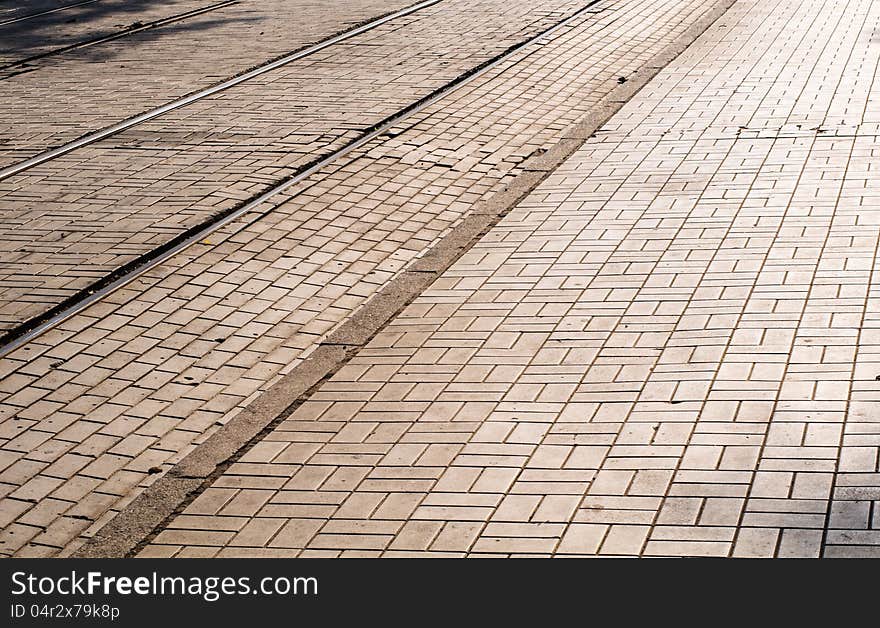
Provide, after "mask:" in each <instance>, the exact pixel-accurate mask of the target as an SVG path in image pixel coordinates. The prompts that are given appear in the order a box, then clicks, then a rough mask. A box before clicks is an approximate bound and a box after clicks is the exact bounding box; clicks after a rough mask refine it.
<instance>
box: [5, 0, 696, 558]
mask: <svg viewBox="0 0 880 628" xmlns="http://www.w3.org/2000/svg"><path fill="white" fill-rule="evenodd" d="M710 7H711V5H707V4H706V3H705V2H702V1H697V0H694V1H691V2H682V1H681V0H655V1H654V2H651V3H645V2H643V1H640V0H630V1H628V2H614V3H611V2H608V3H602V4H600V5H597V7H596V10H597V12H596V13H595V14H592V15H589V16H586V17H585V18H584V19H582V20H580V21H579V22H577V23H575V24H573V25H572V27H571V28H569V29H565V30H564V31H561V32H559V33H557V34H556V35H555V36H554V37H553V38H552V39H551V40H549V41H547V42H546V43H544V45H541V46H535V47H533V48H531V49H529V50H524V51H522V52H521V53H517V55H515V56H513V57H511V58H509V59H508V60H507V61H506V62H505V63H504V64H502V65H500V66H498V67H496V68H493V70H491V71H490V72H488V73H487V74H485V75H483V76H481V77H480V78H479V79H477V80H475V81H474V82H472V83H471V84H469V85H468V86H466V87H465V88H462V89H461V90H459V91H458V92H456V93H455V94H454V95H452V96H450V97H449V98H447V99H444V100H442V101H440V102H438V103H437V104H435V105H432V106H431V107H429V108H428V109H425V110H424V111H422V112H421V113H419V114H418V115H416V116H413V117H411V118H409V119H407V120H406V121H404V122H402V123H401V124H400V125H399V127H396V128H394V129H392V130H391V131H390V132H389V133H387V134H386V135H385V136H384V137H381V138H378V139H377V140H375V141H374V142H372V143H371V144H368V145H367V146H365V147H363V149H361V150H360V151H358V152H356V153H354V154H352V155H350V156H349V157H348V158H347V159H346V160H345V161H344V162H339V163H338V164H335V165H334V166H332V167H329V168H327V169H326V170H325V171H323V172H321V173H319V175H317V176H316V177H314V178H312V179H310V180H309V181H306V182H304V183H303V184H302V185H301V186H300V188H299V189H297V190H291V192H290V193H289V194H287V195H286V196H284V197H282V198H279V199H277V200H276V205H277V207H276V209H275V211H274V212H273V213H271V214H269V215H267V216H265V217H263V218H262V219H260V220H258V221H254V218H255V217H254V216H246V217H244V218H243V219H242V220H240V221H238V222H236V223H235V224H233V225H230V226H228V227H226V228H224V229H223V230H222V231H220V232H217V233H215V234H214V235H213V236H211V238H210V241H209V242H202V243H200V244H197V245H195V246H194V247H193V248H191V249H189V250H188V251H187V252H186V253H185V254H181V255H179V256H177V257H175V258H173V259H172V260H171V262H169V263H168V264H166V265H163V266H162V267H159V268H157V269H154V270H153V271H150V272H148V273H147V274H145V275H143V276H141V277H140V278H139V279H138V280H137V281H136V282H135V283H133V284H131V285H130V286H129V287H127V288H126V289H124V290H121V291H119V292H117V293H114V294H112V295H110V296H109V297H107V298H106V299H104V300H102V301H101V302H100V303H99V304H97V305H95V306H93V307H91V308H90V309H88V310H86V311H85V312H83V313H81V314H79V315H77V316H75V317H74V318H72V319H70V320H69V321H67V322H65V323H63V324H62V325H60V326H59V327H57V328H56V329H54V330H52V331H51V332H48V333H47V334H45V335H44V336H42V337H40V338H39V339H38V340H37V341H34V342H31V343H29V344H28V345H26V346H25V347H23V348H21V349H19V350H18V351H16V352H15V353H13V354H10V355H9V356H7V357H6V358H4V359H3V360H2V361H0V369H2V370H3V371H4V372H6V373H8V375H7V376H6V377H5V378H4V379H2V380H0V390H2V401H0V413H2V416H3V419H4V420H3V422H2V423H0V433H2V436H3V437H4V439H5V441H4V445H3V447H2V449H0V452H2V456H3V464H4V465H5V469H4V470H3V483H4V485H3V486H4V493H5V494H6V498H5V499H4V501H3V502H0V513H2V515H3V520H2V524H3V526H4V531H3V533H2V538H0V542H2V543H3V545H2V546H0V547H2V548H3V550H2V551H3V552H4V553H6V554H17V555H52V554H55V553H57V552H59V551H60V550H63V552H64V553H69V552H71V551H73V550H74V549H75V548H76V547H77V546H78V545H79V544H80V543H81V542H82V541H83V540H84V539H86V538H88V537H89V536H91V535H92V534H94V532H95V531H97V530H98V529H100V528H101V527H102V526H103V525H104V524H105V523H106V522H107V521H108V520H109V519H111V518H112V517H113V516H114V513H115V512H116V511H117V510H119V509H121V508H124V507H125V506H126V505H127V504H128V503H130V501H131V500H132V499H133V498H134V497H135V496H136V495H138V494H139V493H140V491H141V490H142V489H143V488H144V487H146V486H148V485H150V484H151V483H152V482H153V481H155V480H156V479H157V478H158V477H160V476H161V473H162V472H163V471H165V470H167V469H168V468H169V467H170V466H171V465H172V464H173V463H174V462H176V461H177V460H179V459H180V458H181V457H182V456H183V455H184V454H186V453H188V452H189V451H191V450H192V448H193V447H194V446H195V445H197V444H198V443H201V442H203V441H204V439H205V438H207V437H208V436H209V435H210V434H212V433H213V432H214V431H216V429H217V428H218V426H219V425H221V424H225V423H226V422H228V421H229V420H230V419H231V418H232V417H234V416H235V415H236V414H237V413H238V412H239V411H240V410H241V409H242V408H243V407H244V406H245V405H246V404H247V403H249V402H250V401H252V400H253V399H255V398H256V397H257V396H258V395H259V394H260V393H261V392H262V391H264V390H267V389H268V388H269V387H270V386H271V385H272V384H273V383H274V382H276V381H277V380H278V379H279V378H280V377H281V376H282V375H283V374H285V373H287V372H289V371H290V370H292V369H293V368H294V367H295V366H296V365H297V364H299V363H300V362H301V361H302V359H304V358H305V357H306V356H307V355H309V353H310V352H311V351H312V350H313V349H314V347H315V346H316V343H318V342H320V340H321V338H323V337H325V336H326V334H327V333H328V332H329V331H331V330H332V329H333V328H334V327H335V326H336V325H337V324H338V323H340V322H341V321H343V320H344V319H345V318H346V317H347V316H349V315H350V314H351V313H352V312H353V311H355V310H356V309H357V308H358V307H359V306H360V305H361V304H363V303H364V301H365V300H366V299H368V298H369V297H370V296H371V295H373V294H375V292H376V291H377V290H378V289H379V288H380V287H382V286H383V285H385V284H386V283H387V281H388V280H390V279H391V278H393V277H394V276H395V275H396V274H397V273H399V272H400V271H401V269H403V268H405V267H406V266H407V264H408V263H410V262H411V261H412V260H414V259H415V258H417V257H418V256H419V255H421V254H422V253H424V251H425V250H427V249H428V248H429V247H430V246H431V245H432V243H433V242H434V241H435V240H436V239H437V238H438V237H439V236H440V235H442V234H443V233H445V232H447V231H448V229H449V228H450V227H451V226H453V225H454V224H456V223H457V221H459V220H460V219H461V218H462V216H463V215H464V214H465V213H467V212H469V211H471V210H472V209H473V208H477V209H478V208H479V204H480V202H481V201H483V200H485V199H489V198H491V197H492V196H493V195H494V194H495V193H497V192H499V191H501V190H503V189H504V186H505V184H506V182H507V181H509V179H510V178H512V177H513V176H514V175H515V174H517V173H518V172H521V171H522V168H523V167H524V163H525V160H526V158H528V157H529V156H530V155H533V154H535V153H536V151H538V152H540V149H543V148H545V147H547V146H550V145H552V144H554V143H555V142H557V141H559V140H560V138H561V137H562V136H563V134H564V131H565V129H566V128H567V127H568V126H569V125H570V124H571V123H572V122H574V121H575V120H578V119H579V118H580V117H582V116H583V115H584V114H585V113H587V112H588V111H590V108H591V107H592V106H594V105H595V104H596V103H597V102H598V101H599V99H600V98H601V97H602V96H604V95H605V94H607V93H608V92H609V91H610V90H611V89H612V88H613V87H615V86H617V84H618V78H619V77H621V76H627V75H629V74H631V73H632V72H634V71H635V70H637V69H638V68H640V67H642V65H643V64H644V63H646V62H647V61H648V60H649V59H651V58H652V57H653V56H654V55H655V54H656V53H657V52H659V51H661V50H663V49H664V48H665V47H666V46H667V45H668V44H669V43H670V42H671V41H673V40H674V39H675V38H676V37H677V36H678V35H679V34H681V33H682V32H683V31H684V29H686V28H687V27H688V26H689V25H690V24H692V23H694V22H695V21H696V20H697V19H698V18H699V17H700V16H701V15H702V14H703V13H704V12H705V11H708V10H709V8H710ZM556 19H558V16H557V18H556ZM450 50H453V51H454V48H450ZM157 471H158V472H157Z"/></svg>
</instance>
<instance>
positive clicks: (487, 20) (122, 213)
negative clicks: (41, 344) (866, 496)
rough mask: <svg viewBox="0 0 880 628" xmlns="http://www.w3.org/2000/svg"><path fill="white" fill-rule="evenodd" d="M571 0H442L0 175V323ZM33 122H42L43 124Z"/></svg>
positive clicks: (177, 227) (165, 234) (204, 212)
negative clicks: (526, 0) (71, 149)
mask: <svg viewBox="0 0 880 628" xmlns="http://www.w3.org/2000/svg"><path fill="white" fill-rule="evenodd" d="M585 4H586V2H585V0H542V1H541V2H537V3H534V2H533V3H529V4H523V3H509V2H503V1H501V0H446V1H445V2H443V3H440V4H438V5H435V6H432V7H428V8H426V9H424V10H422V11H420V12H418V13H415V14H412V15H410V16H406V17H404V18H400V19H399V20H395V21H393V22H390V23H388V24H386V25H384V26H382V27H380V28H377V29H376V30H374V31H370V32H368V33H365V34H363V35H361V36H358V37H357V38H355V39H352V40H349V41H346V42H344V43H341V44H338V45H335V46H333V47H331V48H328V49H327V50H325V51H322V52H320V53H318V54H315V55H313V56H311V57H307V58H305V59H302V60H300V61H298V62H296V63H294V64H291V65H289V66H285V67H282V68H279V69H277V70H275V71H272V72H270V73H268V74H265V75H262V76H259V77H257V78H255V79H253V80H250V81H248V82H246V83H243V84H240V85H238V86H236V87H235V88H233V89H230V90H227V91H225V92H222V93H220V94H217V95H215V96H213V97H211V98H208V99H205V100H202V101H199V102H197V103H194V104H192V105H190V106H187V107H184V108H182V109H179V110H176V111H173V112H170V113H168V114H166V115H163V116H161V117H160V118H157V119H155V120H152V121H150V122H148V123H145V124H141V125H138V126H136V127H134V128H132V129H130V130H128V131H126V132H123V133H121V134H119V135H116V136H113V137H111V138H108V139H106V140H104V141H102V142H98V143H95V144H92V145H90V146H88V147H85V148H82V149H80V150H77V151H74V152H72V153H70V154H68V155H65V156H62V157H59V158H57V159H54V160H52V161H50V162H47V163H45V164H42V165H40V166H38V167H35V168H32V169H30V170H27V171H25V172H23V173H21V174H19V175H16V176H13V177H11V178H9V179H6V180H4V181H0V207H2V208H3V215H2V220H0V329H3V330H8V329H11V328H13V327H15V326H16V325H17V324H20V323H22V322H23V321H25V320H27V319H29V318H32V317H33V316H36V315H39V314H41V313H43V312H45V311H46V310H48V309H50V308H51V307H52V306H53V305H56V304H58V303H60V302H61V301H63V300H64V299H66V298H68V297H70V296H72V295H74V294H76V293H78V292H79V291H81V290H83V289H85V288H87V287H88V286H90V285H91V284H93V283H94V282H95V281H97V280H99V279H101V278H103V277H105V276H107V275H109V274H111V273H112V272H113V271H115V270H116V269H118V268H119V267H121V266H123V265H124V264H126V263H127V262H130V261H132V260H133V259H135V258H137V257H138V256H139V255H141V254H144V253H146V252H148V251H150V250H152V249H154V248H155V247H157V246H159V245H161V244H164V243H165V242H167V241H169V240H171V239H172V238H173V237H175V236H177V235H178V234H180V233H181V232H183V231H185V230H186V229H187V228H189V227H192V226H194V225H197V224H200V223H202V222H203V221H204V220H206V219H208V218H209V217H210V216H212V215H215V214H217V213H218V212H223V211H225V210H228V209H230V208H233V207H236V206H238V205H240V204H242V203H243V202H244V201H245V200H246V199H248V198H251V197H253V196H255V195H256V194H258V193H259V192H262V191H263V190H265V189H266V188H267V187H269V186H270V184H271V183H272V182H274V181H277V180H279V179H282V178H284V177H285V176H289V175H290V174H292V173H293V172H295V171H296V170H297V169H298V168H300V167H302V166H303V165H305V164H307V163H309V162H311V161H313V160H314V159H316V158H317V157H318V156H321V155H323V154H329V153H330V152H332V151H333V150H335V149H338V148H340V147H341V146H343V145H344V144H345V143H347V142H349V141H351V140H352V139H354V138H356V137H358V136H359V135H360V134H361V133H362V132H363V130H364V129H367V128H370V127H371V126H373V125H375V124H376V123H378V122H379V121H381V120H382V119H384V118H385V117H387V116H389V115H391V114H393V113H394V112H396V111H398V110H399V109H401V108H403V107H406V106H407V105H409V104H411V103H413V102H415V101H417V100H419V99H420V98H422V97H424V96H426V95H428V94H430V93H431V92H432V91H433V90H434V89H437V88H439V87H441V86H443V85H444V84H446V83H447V82H448V81H450V80H452V79H454V78H456V77H457V76H459V75H461V74H463V73H465V72H467V71H469V70H471V69H472V68H474V67H476V66H478V65H479V64H480V63H481V62H483V61H485V60H487V59H490V58H492V57H493V56H494V55H496V54H499V53H500V52H503V51H504V50H506V49H507V48H508V47H509V46H511V45H513V44H515V43H518V42H520V41H522V40H523V39H525V38H527V37H528V36H530V35H534V34H535V33H537V32H540V31H541V30H543V29H545V28H547V27H549V26H551V25H552V24H555V23H556V22H558V21H559V20H561V19H562V18H563V17H565V16H567V15H570V14H571V13H573V12H574V11H575V10H577V9H579V8H581V7H583V6H584V5H585ZM230 10H231V8H230ZM212 15H213V14H212ZM205 19H208V18H205ZM325 19H326V18H325ZM464 31H468V37H466V38H461V37H460V33H462V32H464ZM202 54H207V53H204V52H203V53H202ZM389 59H399V60H398V61H397V62H395V63H389V62H388V60H389ZM96 65H97V66H98V67H100V64H92V65H91V66H90V67H93V66H96ZM95 71H96V70H94V69H92V70H90V72H89V74H93V73H94V72H95ZM127 76H128V80H132V79H133V77H134V76H135V74H130V75H127ZM157 76H158V75H157ZM153 78H154V79H155V78H156V77H155V76H154V77H153ZM42 80H46V77H45V76H43V77H42ZM4 84H5V82H2V81H0V85H4ZM79 86H80V88H83V89H85V88H86V87H88V86H87V85H86V84H80V85H79ZM43 88H44V89H45V88H46V86H45V85H44V86H43ZM52 89H53V90H56V91H57V90H60V89H61V86H52ZM8 93H9V94H10V96H13V97H15V96H18V95H19V94H18V93H17V91H16V90H15V89H12V90H10V91H9V92H8ZM76 93H77V90H74V91H73V94H72V95H66V96H65V98H72V97H73V96H74V95H75V94H76ZM55 99H56V100H57V95H56V97H55ZM23 100H25V101H27V98H26V97H24V98H23ZM120 100H121V101H122V102H123V103H124V102H125V99H124V98H121V99H120ZM110 109H111V111H112V107H111V108H110ZM43 114H45V110H44V111H43ZM29 115H31V114H29V113H26V112H21V114H17V115H16V116H15V118H16V121H17V125H16V127H15V128H14V130H12V132H14V133H15V137H16V138H22V137H24V138H27V141H28V142H32V140H33V137H32V136H31V135H30V130H31V129H32V128H33V126H32V125H30V124H29V122H28V116H29ZM70 115H72V114H69V113H68V114H66V116H70ZM101 115H107V113H106V112H104V111H102V112H101ZM66 116H65V117H62V120H63V123H64V124H67V122H68V120H70V119H71V118H70V117H66ZM77 116H78V114H77ZM21 118H24V119H23V120H22V119H21ZM74 119H75V120H76V124H82V123H84V121H85V120H79V119H78V117H75V118H74ZM37 126H39V127H43V128H48V129H50V130H51V123H49V124H47V120H45V119H40V121H39V122H38V124H37ZM0 127H2V121H0ZM52 132H53V133H54V131H52ZM2 136H3V131H2V129H0V137H2ZM53 137H55V136H54V135H53ZM16 141H17V140H16Z"/></svg>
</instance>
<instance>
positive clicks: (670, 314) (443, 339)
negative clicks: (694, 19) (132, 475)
mask: <svg viewBox="0 0 880 628" xmlns="http://www.w3.org/2000/svg"><path fill="white" fill-rule="evenodd" d="M878 18H880V5H878V4H877V3H875V2H871V1H870V0H846V1H842V2H832V1H829V0H796V1H795V0H740V1H739V2H737V3H736V4H735V5H734V6H733V8H731V9H730V10H729V12H728V13H727V14H726V15H725V16H724V17H723V18H722V19H721V20H720V21H719V22H718V23H716V24H715V25H714V26H713V27H711V28H710V29H709V30H708V31H707V32H706V33H705V34H704V36H703V37H701V38H700V39H699V40H697V42H696V43H695V44H693V45H692V46H691V47H690V48H689V49H688V50H687V51H686V52H685V53H684V54H683V55H682V56H681V57H679V58H678V59H677V60H676V61H674V62H673V63H672V64H670V66H669V67H667V68H666V69H665V70H663V71H662V72H661V73H660V74H659V75H658V76H657V77H656V78H655V79H654V80H653V81H652V82H651V83H650V84H649V85H648V86H647V87H646V88H645V89H644V90H643V91H642V92H640V93H639V94H638V95H637V96H636V97H635V98H634V99H633V100H632V101H631V102H629V103H628V104H627V105H625V106H624V108H623V109H622V110H621V111H620V112H619V113H618V114H617V115H615V116H614V117H613V118H612V119H611V120H610V121H609V123H608V124H606V125H605V126H604V127H603V128H602V129H601V131H600V132H598V133H597V134H596V135H595V137H593V138H592V139H590V140H588V141H587V142H586V144H585V145H584V146H583V147H582V148H581V149H580V150H579V151H578V152H576V153H575V154H574V155H573V156H572V157H571V158H570V159H569V160H568V161H567V162H566V163H565V164H564V165H563V166H562V167H561V168H559V169H558V170H557V171H556V172H555V173H554V174H553V175H551V176H550V177H549V178H548V179H547V180H546V181H545V182H544V183H543V184H541V185H540V186H539V187H538V188H537V189H536V190H535V191H534V192H533V193H532V194H531V195H530V196H529V197H528V198H527V199H525V200H524V201H523V202H522V203H520V204H519V205H518V207H517V208H516V209H515V210H514V211H512V212H511V213H510V214H509V215H508V216H507V217H506V218H504V219H503V220H502V221H501V222H500V223H499V225H498V226H496V227H495V228H493V229H492V230H491V231H490V232H489V233H488V234H486V236H485V237H483V238H482V240H481V241H480V242H479V243H478V244H477V245H475V246H474V247H473V248H472V249H471V250H470V251H469V252H468V253H467V254H465V255H464V256H463V257H462V258H461V259H460V260H459V261H458V262H457V263H456V264H455V265H454V266H453V267H452V268H451V269H450V270H448V271H447V272H446V273H445V274H444V275H443V276H442V277H441V278H440V279H439V280H438V281H436V282H435V284H434V285H433V286H432V287H431V288H430V289H429V290H427V291H426V292H425V293H423V294H422V295H421V296H420V297H419V298H418V299H416V301H415V302H414V303H413V304H412V305H410V306H409V307H408V308H407V309H406V310H405V311H404V312H403V313H402V314H401V315H399V316H398V317H397V318H396V319H395V320H394V321H393V323H392V324H390V325H389V326H388V327H386V329H385V330H384V331H383V332H382V333H380V334H379V335H378V336H377V337H375V338H374V340H373V341H372V342H370V343H369V345H368V346H367V347H366V348H365V349H363V350H361V351H360V352H359V354H358V355H357V356H356V357H355V358H354V359H353V360H351V362H349V364H348V365H347V366H345V367H344V368H343V369H342V370H340V371H339V372H337V373H336V374H335V375H334V376H333V377H332V379H331V380H329V381H328V382H327V383H325V384H324V385H323V386H321V387H320V388H319V389H318V390H317V391H316V392H315V393H314V394H312V395H311V396H310V398H309V399H308V400H307V401H306V402H305V403H303V404H302V405H301V406H300V407H299V408H298V409H297V410H296V411H295V412H294V413H293V414H292V415H291V416H290V417H289V418H288V419H287V420H285V421H284V422H283V423H282V424H280V425H279V426H278V427H277V428H276V429H275V430H273V431H272V432H271V433H270V434H268V435H267V436H266V437H265V438H263V439H262V440H260V441H259V442H258V443H256V444H255V445H254V446H253V447H252V448H251V449H250V450H249V451H248V452H247V453H246V454H245V455H244V456H243V457H242V458H241V459H240V460H238V461H237V462H236V463H235V464H233V465H232V466H231V467H230V468H229V469H228V470H227V471H226V472H225V473H224V474H223V475H222V476H220V477H219V478H218V479H217V480H216V481H215V482H214V483H213V484H212V485H211V486H210V487H208V488H207V489H206V490H204V491H203V492H202V493H201V494H200V495H199V496H198V497H197V498H196V499H195V501H193V502H192V503H191V504H190V505H189V506H188V507H187V508H186V509H185V510H184V511H183V512H182V513H181V514H180V515H178V516H177V517H176V518H174V519H173V520H172V521H171V522H170V524H169V525H168V526H167V527H165V528H164V529H162V530H161V531H159V533H158V535H157V536H156V537H155V538H154V539H153V541H152V543H151V544H150V545H148V546H147V547H145V548H144V549H143V551H142V552H141V555H142V556H252V555H260V556H413V555H416V556H425V555H436V556H447V555H448V556H464V555H467V556H519V555H527V556H549V555H555V556H594V555H604V556H664V555H673V556H731V555H732V556H780V557H783V556H784V557H794V556H801V557H812V556H820V555H826V556H857V555H877V554H878V553H880V552H878V548H880V532H878V521H877V519H876V514H875V513H876V504H877V501H878V490H880V474H878V466H877V465H878V447H880V440H878V433H880V432H878V429H877V427H876V426H877V425H878V422H877V421H878V419H877V416H878V415H877V408H878V404H880V391H878V385H880V384H878V383H877V380H878V379H880V375H878V359H877V357H876V356H877V354H878V350H877V346H878V342H880V341H878V335H877V331H876V329H877V327H878V325H877V315H876V311H877V309H878V305H880V302H878V301H877V299H878V294H880V293H878V289H877V288H878V285H877V281H878V277H880V275H878V273H877V271H878V265H877V246H878V241H880V219H878V217H877V215H876V211H875V209H874V204H873V203H872V200H873V199H875V198H876V194H877V180H876V176H874V173H873V170H874V168H873V162H874V157H875V156H876V151H877V141H878V137H880V135H878V132H877V129H878V123H880V119H878V116H880V108H878V107H880V105H878V103H880V98H878V93H877V91H876V87H875V84H874V80H873V79H874V77H875V76H876V72H877V68H878V62H880V49H878V47H877V46H876V45H874V43H873V31H874V25H875V24H876V23H877V20H878Z"/></svg>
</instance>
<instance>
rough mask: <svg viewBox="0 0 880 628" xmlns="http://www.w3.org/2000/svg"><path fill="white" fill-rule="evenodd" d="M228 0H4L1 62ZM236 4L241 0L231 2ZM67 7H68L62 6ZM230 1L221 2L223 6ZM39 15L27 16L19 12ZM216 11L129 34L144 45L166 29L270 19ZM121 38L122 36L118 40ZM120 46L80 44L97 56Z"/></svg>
mask: <svg viewBox="0 0 880 628" xmlns="http://www.w3.org/2000/svg"><path fill="white" fill-rule="evenodd" d="M221 3H222V0H204V1H203V2H168V1H167V0H95V1H91V2H89V1H85V2H84V0H37V2H34V3H28V4H27V8H26V10H25V11H24V12H22V11H20V10H18V9H19V8H20V6H21V4H22V3H21V0H18V1H17V2H13V1H12V0H2V1H0V22H4V21H6V22H8V23H6V24H0V66H7V67H8V66H9V65H18V64H20V63H22V62H23V61H25V60H35V59H34V58H35V57H37V58H39V57H42V56H46V55H51V54H54V53H57V52H63V51H64V50H67V49H69V48H70V47H75V46H79V45H82V44H84V43H88V42H92V41H95V40H97V39H101V38H105V37H108V36H112V35H116V34H119V33H121V32H124V31H127V30H130V29H136V28H139V27H143V26H146V25H149V24H151V23H153V22H156V21H157V20H163V19H167V18H169V17H173V16H177V15H180V14H183V13H187V12H190V11H194V10H198V9H203V8H208V7H212V6H214V5H218V4H221ZM227 6H235V5H227ZM62 7H66V8H62ZM58 8H62V10H59V11H53V12H50V13H44V14H42V15H34V14H36V13H40V12H41V11H50V10H52V9H58ZM223 8H226V7H218V8H217V9H216V11H218V12H219V11H222V10H223ZM27 15H33V17H25V18H24V19H17V20H16V21H9V20H14V19H15V18H16V17H23V16H27ZM218 16H219V13H218V14H214V11H208V12H205V13H200V14H198V15H194V16H191V17H189V18H185V19H183V20H181V21H179V22H172V23H170V24H168V25H166V26H160V27H157V28H149V29H146V30H142V31H138V32H136V33H132V34H131V35H128V36H126V38H125V40H126V43H129V42H130V43H131V44H132V45H142V44H145V43H149V42H152V41H155V40H156V39H158V38H161V37H163V36H165V35H169V34H174V33H180V32H181V31H194V30H206V29H209V28H213V27H215V26H217V25H218V24H223V23H226V22H230V21H237V22H241V21H253V20H261V19H265V16H260V15H255V16H251V17H247V18H244V17H242V16H235V17H229V16H228V15H227V16H225V17H218ZM114 41H119V40H114ZM118 50H119V47H117V46H111V47H103V46H101V45H94V46H87V47H84V48H78V49H77V52H78V54H79V55H80V56H82V55H85V56H86V57H87V58H90V59H94V60H104V59H107V58H110V57H112V56H113V55H114V54H115V53H116V52H117V51H118Z"/></svg>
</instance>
